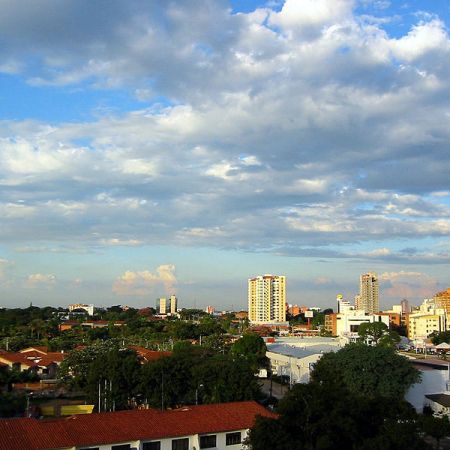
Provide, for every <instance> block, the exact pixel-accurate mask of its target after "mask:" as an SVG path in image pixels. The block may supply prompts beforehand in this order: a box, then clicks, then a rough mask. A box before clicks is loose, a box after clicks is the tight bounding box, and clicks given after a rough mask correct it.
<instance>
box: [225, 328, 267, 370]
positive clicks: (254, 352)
mask: <svg viewBox="0 0 450 450" xmlns="http://www.w3.org/2000/svg"><path fill="white" fill-rule="evenodd" d="M266 351H267V347H266V344H265V342H264V340H263V339H262V338H261V336H259V335H257V334H256V333H245V334H244V335H243V336H242V337H241V338H240V339H238V340H237V341H236V342H235V343H234V344H233V346H232V347H231V353H232V354H233V355H235V356H241V357H243V358H245V359H246V360H247V361H248V362H249V363H250V365H251V367H252V368H253V369H254V371H255V372H256V370H258V368H259V367H261V366H262V365H265V364H266Z"/></svg>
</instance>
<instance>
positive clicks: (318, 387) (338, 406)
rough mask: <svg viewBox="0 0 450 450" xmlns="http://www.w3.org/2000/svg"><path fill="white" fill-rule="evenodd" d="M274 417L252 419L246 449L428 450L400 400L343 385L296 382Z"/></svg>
mask: <svg viewBox="0 0 450 450" xmlns="http://www.w3.org/2000/svg"><path fill="white" fill-rule="evenodd" d="M277 412H278V413H279V415H280V416H279V419H263V418H259V419H258V420H257V421H256V424H255V426H254V428H253V429H252V430H251V432H250V435H249V439H248V444H250V448H251V449H252V450H266V449H267V448H270V449H271V450H313V449H314V450H315V449H317V450H318V449H321V450H327V449H329V450H335V449H361V450H362V449H364V450H366V449H374V450H375V449H378V450H382V449H383V450H384V449H390V450H406V449H408V450H409V449H411V450H419V449H426V448H428V447H427V445H426V443H425V442H424V441H423V440H422V438H421V437H420V434H419V427H418V423H417V416H416V413H415V411H414V410H413V408H412V407H411V406H410V405H409V404H407V403H406V402H404V401H393V400H392V399H389V400H387V399H383V398H371V399H369V398H366V397H359V396H355V395H354V394H353V393H351V392H350V391H348V390H347V389H345V388H343V387H333V386H327V385H322V384H319V383H310V384H308V385H305V384H297V385H295V386H294V387H293V389H292V390H291V391H290V392H289V394H288V395H287V396H286V397H285V398H284V399H283V400H282V401H281V402H280V404H279V407H278V409H277Z"/></svg>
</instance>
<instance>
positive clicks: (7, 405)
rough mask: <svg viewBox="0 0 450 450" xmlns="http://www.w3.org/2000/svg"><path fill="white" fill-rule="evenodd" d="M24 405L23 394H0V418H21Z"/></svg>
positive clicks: (25, 402)
mask: <svg viewBox="0 0 450 450" xmlns="http://www.w3.org/2000/svg"><path fill="white" fill-rule="evenodd" d="M26 404H27V400H26V397H25V394H22V393H20V394H19V393H16V392H0V417H18V416H23V414H24V412H25V408H26Z"/></svg>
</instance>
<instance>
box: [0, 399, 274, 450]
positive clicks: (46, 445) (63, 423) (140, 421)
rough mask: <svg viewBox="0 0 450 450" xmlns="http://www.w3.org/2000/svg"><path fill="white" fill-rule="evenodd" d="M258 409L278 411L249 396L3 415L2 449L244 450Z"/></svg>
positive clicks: (266, 413) (0, 427)
mask: <svg viewBox="0 0 450 450" xmlns="http://www.w3.org/2000/svg"><path fill="white" fill-rule="evenodd" d="M258 415H260V416H265V417H273V418H275V417H276V416H275V414H273V413H271V412H270V411H268V410H266V409H265V408H264V407H262V406H261V405H259V404H258V403H256V402H253V401H248V402H234V403H221V404H214V405H200V406H187V407H184V408H180V409H176V410H170V411H157V410H153V409H147V410H133V411H118V412H110V413H101V414H86V415H78V416H72V417H71V418H64V419H54V420H51V421H43V420H36V419H28V418H22V419H0V436H1V439H0V450H25V449H28V448H33V449H34V450H44V449H50V448H51V449H53V450H63V449H64V450H81V449H83V450H85V449H86V450H87V449H94V448H95V449H98V450H192V449H194V448H195V449H214V450H240V449H242V448H243V441H244V439H245V437H246V436H247V433H248V430H249V429H250V428H251V427H252V426H253V424H254V422H255V419H256V417H257V416H258ZM55 430H57V432H55ZM30 443H32V446H31V445H30Z"/></svg>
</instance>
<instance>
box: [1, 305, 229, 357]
mask: <svg viewBox="0 0 450 450" xmlns="http://www.w3.org/2000/svg"><path fill="white" fill-rule="evenodd" d="M154 312H155V311H154V310H153V309H152V308H146V309H145V310H144V311H142V310H141V311H139V310H137V309H134V308H128V309H127V310H125V311H124V310H122V308H121V307H119V306H112V307H110V308H108V309H106V310H98V311H96V315H95V316H94V317H88V316H87V314H86V315H83V314H81V315H76V316H73V317H72V318H71V321H72V322H75V323H76V322H78V323H79V325H76V324H75V325H73V326H72V329H70V330H64V331H61V330H60V328H59V325H60V324H61V323H62V322H63V320H61V317H64V316H65V315H67V314H68V313H67V311H66V310H63V309H61V308H59V309H56V308H52V307H45V308H37V307H34V306H30V307H29V308H24V309H18V308H16V309H0V349H6V348H7V349H9V350H10V351H17V350H19V349H21V348H25V347H29V346H32V345H43V346H47V347H48V348H49V350H50V351H61V350H64V351H66V350H72V349H73V348H75V347H77V346H79V345H89V344H92V343H95V342H99V341H107V340H109V339H122V341H123V342H124V343H127V344H134V345H143V346H146V347H149V348H155V349H156V348H162V347H165V348H169V347H171V346H172V345H173V343H174V342H176V341H179V340H186V339H192V340H199V339H200V338H202V339H203V338H206V341H209V340H211V339H208V337H210V336H213V338H212V339H213V341H214V343H215V344H217V345H218V344H220V342H219V341H220V340H219V339H218V338H217V337H218V336H221V335H223V334H224V333H226V332H229V331H236V327H235V324H233V323H232V319H233V318H234V316H233V315H226V316H224V317H221V318H220V319H218V318H212V317H211V316H209V315H207V314H206V313H204V312H203V311H201V310H193V309H190V310H183V311H181V319H177V318H169V319H166V320H157V319H156V318H154V317H152V316H153V314H154ZM191 319H194V321H192V320H191ZM86 320H103V321H107V322H108V326H106V327H102V328H88V327H83V326H82V325H81V324H82V323H83V322H84V321H86ZM233 327H234V328H233Z"/></svg>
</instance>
